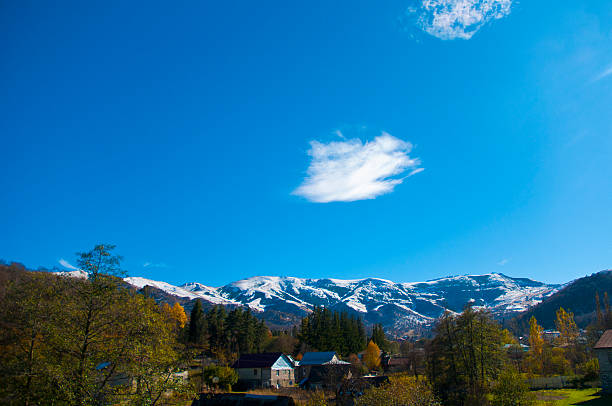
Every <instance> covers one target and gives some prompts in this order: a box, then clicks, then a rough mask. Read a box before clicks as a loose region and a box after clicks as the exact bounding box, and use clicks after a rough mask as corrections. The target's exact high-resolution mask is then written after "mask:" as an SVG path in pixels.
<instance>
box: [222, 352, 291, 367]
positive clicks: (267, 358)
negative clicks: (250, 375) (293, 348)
mask: <svg viewBox="0 0 612 406" xmlns="http://www.w3.org/2000/svg"><path fill="white" fill-rule="evenodd" d="M282 356H283V353H282V352H263V353H261V354H242V355H241V356H240V358H238V361H236V362H234V365H232V368H271V367H272V365H274V363H275V362H276V361H277V360H278V359H279V358H280V357H282Z"/></svg>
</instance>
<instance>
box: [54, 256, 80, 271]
mask: <svg viewBox="0 0 612 406" xmlns="http://www.w3.org/2000/svg"><path fill="white" fill-rule="evenodd" d="M58 262H59V264H60V265H61V266H63V267H64V268H68V269H74V270H75V271H80V269H79V268H77V267H76V266H74V265H72V264H71V263H70V262H68V261H66V260H65V259H64V258H60V260H59V261H58Z"/></svg>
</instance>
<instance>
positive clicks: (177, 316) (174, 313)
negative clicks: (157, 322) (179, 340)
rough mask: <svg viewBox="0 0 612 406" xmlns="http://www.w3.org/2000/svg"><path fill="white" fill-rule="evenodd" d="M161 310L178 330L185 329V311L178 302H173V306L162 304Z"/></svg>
mask: <svg viewBox="0 0 612 406" xmlns="http://www.w3.org/2000/svg"><path fill="white" fill-rule="evenodd" d="M162 310H163V312H164V314H166V315H167V316H168V317H169V318H170V319H172V320H174V321H175V322H176V324H177V325H178V327H179V328H183V327H185V324H186V323H187V314H185V309H183V306H181V305H180V304H179V303H178V302H174V305H173V306H170V305H169V304H168V303H164V304H163V305H162Z"/></svg>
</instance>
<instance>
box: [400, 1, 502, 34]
mask: <svg viewBox="0 0 612 406" xmlns="http://www.w3.org/2000/svg"><path fill="white" fill-rule="evenodd" d="M413 3H414V4H413V5H411V6H410V7H409V8H408V9H407V10H406V14H407V16H408V17H409V19H410V20H411V22H412V23H413V24H415V25H416V26H417V27H418V28H420V29H421V30H423V31H425V32H426V33H428V34H430V35H433V36H434V37H437V38H440V39H443V40H448V39H470V38H472V36H473V35H474V34H475V33H476V32H477V31H478V30H479V29H481V28H482V27H483V26H484V25H485V24H486V23H488V22H489V21H491V20H497V19H500V18H503V17H505V16H507V15H508V14H510V9H511V7H512V0H414V1H413Z"/></svg>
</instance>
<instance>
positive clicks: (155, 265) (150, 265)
mask: <svg viewBox="0 0 612 406" xmlns="http://www.w3.org/2000/svg"><path fill="white" fill-rule="evenodd" d="M142 267H143V268H167V267H168V265H166V264H164V263H163V262H159V263H156V262H145V263H144V264H142Z"/></svg>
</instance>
